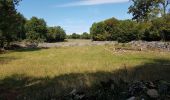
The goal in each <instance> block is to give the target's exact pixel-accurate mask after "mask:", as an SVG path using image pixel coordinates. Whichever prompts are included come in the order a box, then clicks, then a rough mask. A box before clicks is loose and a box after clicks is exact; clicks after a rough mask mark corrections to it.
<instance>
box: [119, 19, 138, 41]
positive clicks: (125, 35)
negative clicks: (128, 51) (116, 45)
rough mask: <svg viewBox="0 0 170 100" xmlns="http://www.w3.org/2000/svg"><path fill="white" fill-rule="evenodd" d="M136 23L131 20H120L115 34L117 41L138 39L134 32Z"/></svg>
mask: <svg viewBox="0 0 170 100" xmlns="http://www.w3.org/2000/svg"><path fill="white" fill-rule="evenodd" d="M135 29H136V23H135V22H134V21H131V20H124V21H120V24H119V33H118V35H117V41H118V42H122V43H124V42H130V41H132V40H137V39H138V34H137V32H136V30H135Z"/></svg>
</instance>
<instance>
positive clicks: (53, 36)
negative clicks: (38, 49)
mask: <svg viewBox="0 0 170 100" xmlns="http://www.w3.org/2000/svg"><path fill="white" fill-rule="evenodd" d="M65 38H66V33H65V31H64V29H62V28H61V27H60V26H57V27H49V28H48V32H47V42H57V41H64V39H65Z"/></svg>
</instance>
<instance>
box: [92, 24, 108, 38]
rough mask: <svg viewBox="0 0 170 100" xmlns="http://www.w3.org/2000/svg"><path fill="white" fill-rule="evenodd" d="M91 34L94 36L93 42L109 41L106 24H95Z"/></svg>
mask: <svg viewBox="0 0 170 100" xmlns="http://www.w3.org/2000/svg"><path fill="white" fill-rule="evenodd" d="M90 34H92V40H94V41H105V40H107V33H106V31H105V23H104V22H99V23H94V24H93V25H92V27H91V28H90Z"/></svg>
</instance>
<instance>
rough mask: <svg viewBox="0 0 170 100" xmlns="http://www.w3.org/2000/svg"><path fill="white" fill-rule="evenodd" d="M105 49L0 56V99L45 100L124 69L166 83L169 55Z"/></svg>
mask: <svg viewBox="0 0 170 100" xmlns="http://www.w3.org/2000/svg"><path fill="white" fill-rule="evenodd" d="M109 48H110V46H84V47H61V48H49V49H20V50H14V51H8V52H7V53H5V54H0V90H1V91H2V90H3V92H2V95H1V92H0V99H1V98H2V97H11V98H15V97H16V96H18V97H20V98H21V100H23V96H25V97H28V98H31V100H46V99H44V98H46V97H53V96H56V95H57V96H60V95H61V94H60V93H62V95H63V91H64V93H68V92H70V91H71V90H72V89H73V88H80V87H81V88H91V87H93V86H94V84H97V83H98V82H99V81H102V80H106V79H109V78H113V76H115V75H120V73H122V72H123V69H124V68H125V66H126V68H127V70H128V75H129V77H131V78H132V77H134V79H135V78H138V79H139V80H140V79H153V80H156V79H165V80H168V81H170V75H169V72H170V53H169V52H158V51H154V52H153V51H140V52H139V51H127V52H114V51H112V50H111V49H109ZM116 77H117V76H116ZM11 91H12V92H11ZM13 94H15V97H12V96H11V95H13ZM42 94H43V96H42ZM8 95H10V96H8ZM47 95H49V96H47ZM29 96H30V97H29ZM38 97H39V98H38ZM40 97H41V98H40ZM11 98H10V99H9V100H12V99H11ZM47 100H48V99H47Z"/></svg>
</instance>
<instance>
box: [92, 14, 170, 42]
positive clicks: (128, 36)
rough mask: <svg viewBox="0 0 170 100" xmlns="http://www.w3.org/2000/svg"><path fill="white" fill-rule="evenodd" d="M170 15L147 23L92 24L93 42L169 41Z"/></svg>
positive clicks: (111, 22)
mask: <svg viewBox="0 0 170 100" xmlns="http://www.w3.org/2000/svg"><path fill="white" fill-rule="evenodd" d="M169 26H170V14H167V15H166V16H165V17H160V18H155V19H152V20H151V21H148V22H140V23H138V22H137V21H132V20H117V19H115V18H111V19H107V20H105V21H102V22H98V23H94V24H93V25H92V27H91V30H90V32H91V34H92V39H93V40H94V41H118V42H130V41H133V40H145V41H160V40H164V41H169V40H170V27H169Z"/></svg>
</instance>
